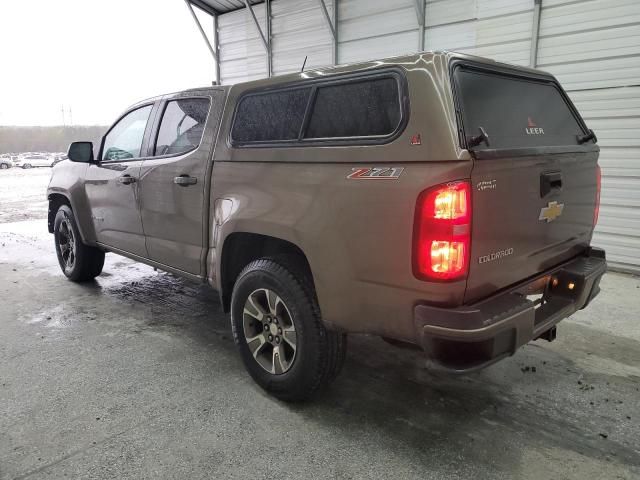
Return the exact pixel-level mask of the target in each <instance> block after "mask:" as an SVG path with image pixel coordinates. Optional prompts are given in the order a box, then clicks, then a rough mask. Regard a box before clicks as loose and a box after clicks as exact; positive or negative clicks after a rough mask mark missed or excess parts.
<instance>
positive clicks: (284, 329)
mask: <svg viewBox="0 0 640 480" xmlns="http://www.w3.org/2000/svg"><path fill="white" fill-rule="evenodd" d="M299 265H300V262H295V261H284V260H283V259H268V258H263V259H259V260H255V261H254V262H252V263H250V264H249V265H247V267H245V269H244V270H243V271H242V272H241V273H240V275H239V276H238V279H237V281H236V283H235V286H234V288H233V295H232V298H231V323H232V327H233V337H234V340H235V343H236V345H237V347H238V349H239V350H240V355H241V356H242V360H243V363H244V365H245V367H246V369H247V371H248V372H249V374H250V375H251V377H252V378H253V379H254V380H255V381H256V382H257V383H258V385H260V386H261V387H262V388H263V389H265V390H266V391H267V392H269V393H271V394H272V395H274V396H275V397H277V398H279V399H281V400H285V401H302V400H306V399H308V398H310V397H312V396H313V395H314V394H316V393H317V392H318V391H320V390H322V389H323V388H324V387H326V386H327V385H328V384H329V383H330V382H331V381H332V380H333V379H334V378H335V376H336V375H337V374H338V372H339V371H340V369H341V367H342V364H343V362H344V358H345V352H346V336H345V335H343V334H340V333H337V332H332V331H329V330H326V329H325V327H324V324H323V323H322V319H321V317H320V308H319V307H318V303H317V300H316V295H315V292H314V289H313V285H312V282H311V280H310V278H309V275H308V274H306V273H304V272H305V270H304V269H303V268H300V267H299Z"/></svg>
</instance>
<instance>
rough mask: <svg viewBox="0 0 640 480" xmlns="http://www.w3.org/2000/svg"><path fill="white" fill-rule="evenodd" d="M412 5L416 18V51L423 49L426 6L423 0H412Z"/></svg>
mask: <svg viewBox="0 0 640 480" xmlns="http://www.w3.org/2000/svg"><path fill="white" fill-rule="evenodd" d="M413 6H414V7H415V9H416V18H417V20H418V51H419V52H422V51H423V50H424V25H425V23H426V10H427V9H426V6H425V0H414V3H413Z"/></svg>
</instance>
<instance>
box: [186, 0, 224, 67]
mask: <svg viewBox="0 0 640 480" xmlns="http://www.w3.org/2000/svg"><path fill="white" fill-rule="evenodd" d="M184 2H185V3H186V4H187V7H188V8H189V11H190V12H191V16H192V17H193V21H194V22H196V25H197V26H198V30H200V34H201V35H202V38H203V39H204V42H205V43H206V44H207V47H208V48H209V51H210V52H211V56H212V57H213V61H214V62H216V63H218V55H217V54H216V51H215V50H214V49H213V47H212V46H211V42H210V41H209V37H207V34H206V33H205V32H204V29H203V28H202V24H201V23H200V20H199V19H198V16H197V15H196V12H195V11H194V10H193V6H192V5H191V2H192V0H184ZM207 13H208V12H207Z"/></svg>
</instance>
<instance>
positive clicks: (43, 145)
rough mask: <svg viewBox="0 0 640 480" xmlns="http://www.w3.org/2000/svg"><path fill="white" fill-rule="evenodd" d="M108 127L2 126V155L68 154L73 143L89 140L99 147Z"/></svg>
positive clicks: (0, 135) (0, 148) (0, 143)
mask: <svg viewBox="0 0 640 480" xmlns="http://www.w3.org/2000/svg"><path fill="white" fill-rule="evenodd" d="M107 128H108V127H103V126H57V127H17V126H16V127H13V126H12V127H3V126H0V153H9V152H15V153H20V152H66V151H67V148H68V147H69V144H70V143H71V142H76V141H79V140H88V141H90V142H93V143H94V145H99V144H100V141H101V139H102V136H103V135H104V133H105V132H106V131H107Z"/></svg>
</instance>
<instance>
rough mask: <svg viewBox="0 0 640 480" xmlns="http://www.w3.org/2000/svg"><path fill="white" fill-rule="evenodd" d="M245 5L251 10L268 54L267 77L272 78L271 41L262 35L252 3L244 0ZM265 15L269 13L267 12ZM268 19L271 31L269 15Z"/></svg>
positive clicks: (268, 26)
mask: <svg viewBox="0 0 640 480" xmlns="http://www.w3.org/2000/svg"><path fill="white" fill-rule="evenodd" d="M244 4H245V6H246V7H247V9H248V10H249V12H250V13H251V17H252V18H253V23H254V25H255V26H256V30H258V34H259V35H260V38H261V39H262V45H264V51H265V53H266V54H267V76H268V77H270V76H271V39H269V41H267V39H266V37H265V36H264V33H262V28H261V27H260V22H258V17H256V14H255V12H254V11H253V7H252V6H251V3H249V1H248V0H244ZM265 13H267V12H266V11H265ZM266 17H267V28H268V29H269V30H271V19H270V18H269V15H266Z"/></svg>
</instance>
